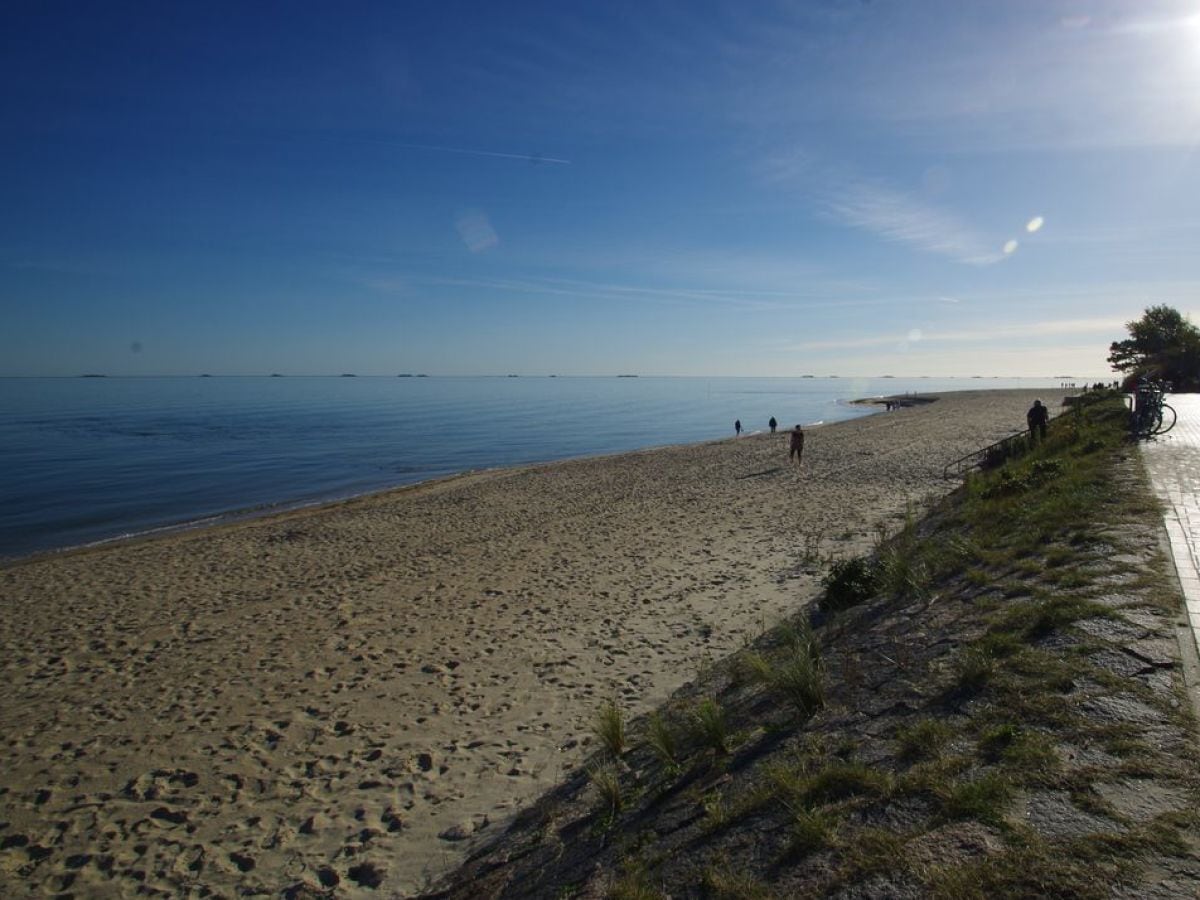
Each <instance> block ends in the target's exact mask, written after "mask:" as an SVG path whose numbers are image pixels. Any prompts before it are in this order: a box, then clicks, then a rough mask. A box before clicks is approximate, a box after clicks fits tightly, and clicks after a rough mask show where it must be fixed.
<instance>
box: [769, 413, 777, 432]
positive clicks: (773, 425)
mask: <svg viewBox="0 0 1200 900" xmlns="http://www.w3.org/2000/svg"><path fill="white" fill-rule="evenodd" d="M778 424H779V423H778V422H776V421H775V417H774V416H771V418H770V420H769V421H768V422H767V427H768V428H770V429H771V434H774V433H775V426H776V425H778Z"/></svg>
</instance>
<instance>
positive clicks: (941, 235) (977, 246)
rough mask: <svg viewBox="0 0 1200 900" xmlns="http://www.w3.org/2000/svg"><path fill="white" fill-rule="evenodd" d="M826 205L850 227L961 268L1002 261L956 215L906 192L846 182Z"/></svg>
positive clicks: (985, 242)
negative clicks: (958, 265) (937, 255)
mask: <svg viewBox="0 0 1200 900" xmlns="http://www.w3.org/2000/svg"><path fill="white" fill-rule="evenodd" d="M826 206H827V207H828V209H829V210H830V212H832V213H833V215H835V216H836V217H837V218H839V219H840V220H842V221H843V222H845V223H846V224H848V225H852V226H854V227H856V228H862V229H864V230H866V231H870V232H873V233H874V234H877V235H878V236H879V237H882V238H884V239H885V240H889V241H896V242H899V243H903V244H908V245H909V246H912V247H916V248H917V249H919V250H924V251H926V252H929V253H937V254H940V255H942V256H948V257H950V258H951V259H953V260H956V261H957V262H960V263H965V264H967V265H972V266H987V265H991V264H992V263H996V262H999V261H1000V260H1001V259H1002V258H1003V257H1002V256H1001V254H999V253H996V252H995V251H992V250H988V249H987V243H988V242H987V241H985V240H984V239H983V237H982V236H981V235H979V234H978V233H977V232H976V231H975V230H974V229H973V228H972V227H971V226H970V225H968V224H967V223H966V222H964V221H962V220H961V219H960V218H959V217H958V216H956V215H954V214H953V213H951V212H948V211H946V210H943V209H939V208H937V207H934V206H930V205H928V204H925V203H922V202H921V201H920V200H918V199H917V198H915V197H913V196H912V195H910V194H907V193H905V192H903V191H898V190H895V189H892V188H889V187H884V186H880V185H877V184H869V183H866V182H858V183H846V184H843V185H841V186H840V188H839V189H835V190H834V192H833V193H831V195H830V196H829V197H828V198H827V199H826ZM1006 252H1008V251H1006Z"/></svg>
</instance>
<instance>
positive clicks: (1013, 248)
mask: <svg viewBox="0 0 1200 900" xmlns="http://www.w3.org/2000/svg"><path fill="white" fill-rule="evenodd" d="M1019 246H1020V244H1018V243H1017V242H1016V241H1005V242H1004V255H1005V256H1012V255H1013V254H1014V253H1016V252H1017V247H1019Z"/></svg>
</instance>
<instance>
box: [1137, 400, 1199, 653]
mask: <svg viewBox="0 0 1200 900" xmlns="http://www.w3.org/2000/svg"><path fill="white" fill-rule="evenodd" d="M1167 402H1168V403H1169V404H1170V405H1171V406H1172V407H1174V409H1175V412H1176V414H1177V415H1178V420H1177V421H1176V423H1175V427H1174V428H1173V429H1171V431H1169V432H1168V433H1167V434H1164V435H1161V436H1159V437H1157V438H1154V439H1152V440H1149V441H1145V442H1143V443H1142V445H1141V446H1142V457H1143V459H1145V461H1146V470H1147V471H1148V472H1149V473H1150V482H1151V484H1152V485H1153V486H1154V492H1155V493H1156V494H1157V495H1158V497H1159V499H1160V500H1162V501H1163V503H1164V504H1165V505H1166V508H1165V509H1164V510H1163V518H1164V520H1165V521H1166V526H1167V534H1168V535H1170V538H1171V555H1172V556H1173V557H1174V558H1175V569H1176V571H1177V572H1178V573H1179V582H1180V584H1181V585H1182V586H1183V595H1184V598H1185V599H1186V601H1187V611H1188V621H1189V623H1190V624H1191V628H1192V635H1193V637H1195V638H1196V643H1197V645H1198V646H1200V394H1172V395H1171V396H1169V397H1167Z"/></svg>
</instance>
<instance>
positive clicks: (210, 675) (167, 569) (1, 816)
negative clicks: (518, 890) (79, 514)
mask: <svg viewBox="0 0 1200 900" xmlns="http://www.w3.org/2000/svg"><path fill="white" fill-rule="evenodd" d="M1035 396H1041V397H1042V399H1043V400H1044V401H1045V402H1046V403H1047V405H1049V406H1050V407H1051V408H1052V409H1057V408H1058V407H1059V404H1060V402H1061V392H1055V391H1041V392H1034V391H992V392H988V391H971V392H961V393H954V394H944V395H941V396H940V397H939V399H938V400H937V401H936V402H933V403H929V404H926V405H921V406H914V407H911V408H904V409H900V410H897V411H894V412H887V413H881V414H879V415H874V416H870V417H867V418H863V419H859V420H855V421H851V422H844V423H839V424H836V425H831V426H826V427H820V428H813V429H809V431H808V439H807V441H806V445H805V451H804V453H805V455H804V462H803V466H802V467H799V468H797V467H795V466H793V465H790V464H789V461H788V458H787V435H786V434H779V435H767V434H760V435H752V436H747V437H742V438H740V439H736V440H734V439H730V440H723V441H717V442H713V443H707V444H699V445H689V446H678V447H665V448H662V449H655V450H649V451H644V452H639V453H631V454H624V455H620V456H612V457H603V458H596V459H586V460H577V461H570V462H562V463H554V464H549V465H544V466H535V467H530V468H525V469H518V470H505V471H495V472H485V473H476V474H470V475H466V476H462V477H459V478H455V479H450V480H447V481H444V482H438V483H435V484H430V485H424V486H418V487H414V488H407V489H401V490H396V491H391V492H388V493H384V494H379V495H374V496H371V497H367V498H362V499H359V500H354V501H350V502H345V503H339V504H335V505H331V506H326V507H320V508H315V509H308V510H303V511H298V512H294V513H288V514H283V515H279V516H275V517H271V518H265V519H258V520H254V521H247V522H240V523H235V524H231V525H225V526H221V527H216V528H210V529H205V530H200V531H194V532H187V533H180V534H173V535H169V536H165V537H162V538H159V539H155V540H146V541H141V542H130V543H125V544H116V545H111V546H106V547H100V548H94V549H90V550H82V551H77V552H73V553H67V554H61V555H56V556H50V557H46V558H42V559H35V560H30V561H25V562H20V563H16V564H12V565H9V566H7V567H5V568H3V569H0V604H2V608H3V615H2V616H0V676H2V677H3V679H4V682H5V687H4V703H3V704H2V705H0V728H2V730H3V734H4V741H3V746H2V748H0V766H2V767H3V770H4V772H5V779H4V785H3V788H0V886H2V887H3V893H4V894H5V895H6V896H41V895H44V894H51V893H55V892H60V891H64V890H69V891H74V892H77V893H80V894H83V895H94V894H101V893H105V892H133V891H134V890H137V889H143V890H146V889H149V890H156V891H161V892H165V893H168V894H180V893H185V892H187V891H188V890H190V889H193V888H198V887H201V886H202V887H206V888H209V889H211V890H213V891H216V892H218V893H222V894H224V893H230V892H232V891H233V890H234V888H235V887H237V888H238V889H245V888H261V889H267V890H278V889H280V888H284V887H287V886H289V885H299V884H307V885H310V886H311V887H313V888H330V887H335V886H336V887H337V888H338V890H339V891H341V892H349V893H353V892H355V891H357V890H359V889H361V890H364V891H366V890H369V889H371V888H376V887H377V888H382V889H384V890H386V891H389V892H391V893H399V894H405V893H412V892H415V891H418V890H419V889H420V888H421V887H422V886H424V885H427V884H429V883H430V881H431V880H432V879H433V878H435V877H437V876H438V875H440V874H441V873H443V872H445V871H447V870H448V869H449V868H451V867H452V866H454V865H456V864H457V863H458V862H460V861H461V859H462V858H463V855H464V852H465V850H466V848H468V847H469V846H470V845H471V844H472V841H473V840H474V839H477V838H478V837H480V836H486V835H489V834H493V833H495V831H496V829H498V828H500V827H502V825H503V823H504V822H505V820H506V819H507V817H509V816H510V815H511V814H512V813H513V812H514V811H515V810H517V809H518V808H519V807H520V806H521V805H522V804H524V803H527V802H529V801H530V800H532V799H533V798H535V797H536V796H537V795H538V794H540V793H541V792H542V791H543V790H545V789H546V788H547V787H549V786H550V785H552V784H554V783H555V782H557V781H558V780H559V779H560V778H561V777H562V776H563V775H564V773H566V772H567V771H569V770H570V769H572V768H573V767H575V766H576V765H578V763H579V761H580V760H581V759H582V757H583V755H584V748H585V746H586V745H587V744H588V743H589V741H590V739H591V737H590V722H591V719H592V717H593V715H594V713H595V711H596V709H597V708H598V707H599V706H600V704H601V703H602V702H604V701H606V700H616V701H617V702H619V703H620V704H621V705H622V706H623V707H624V708H625V709H626V710H627V711H628V712H630V713H631V714H635V713H638V712H642V711H645V710H647V709H649V708H651V707H652V706H654V705H655V704H657V703H658V702H660V701H662V700H663V699H664V698H666V697H667V696H668V695H669V694H670V693H671V692H672V691H674V690H675V689H676V688H678V687H679V686H680V685H682V684H683V683H685V682H687V681H688V680H689V679H691V678H692V677H694V675H695V674H696V672H697V671H698V669H699V668H700V667H701V666H704V665H705V664H706V662H707V661H710V660H713V659H716V658H718V657H720V656H723V655H725V654H726V653H728V652H730V651H732V650H734V649H736V648H738V647H739V646H742V645H743V644H744V643H745V642H746V641H747V640H748V639H749V638H750V637H752V636H753V635H755V634H758V633H759V632H761V631H762V630H763V628H764V627H765V626H767V625H770V624H772V623H773V622H775V621H776V620H778V619H779V617H780V616H781V615H783V614H784V613H785V612H787V611H791V610H794V609H795V608H796V607H798V606H799V605H802V604H803V603H805V602H807V600H808V599H811V597H812V596H814V595H815V593H816V591H817V589H818V587H819V582H820V577H821V575H822V574H823V572H824V566H825V563H824V561H826V560H828V559H829V558H830V557H836V556H848V555H852V554H854V553H858V552H862V551H863V550H865V549H867V548H868V547H869V546H871V544H872V542H873V541H874V539H875V537H876V536H877V534H878V533H879V532H880V531H881V530H894V529H895V528H896V527H897V525H898V523H899V522H900V521H901V520H902V519H903V517H904V515H905V511H906V508H908V506H909V504H912V503H920V502H923V501H924V500H926V499H928V498H930V497H932V496H937V495H940V494H942V493H944V492H945V491H947V490H949V489H950V488H952V487H953V483H948V482H945V481H943V480H942V477H941V476H942V469H943V466H944V465H945V464H946V463H948V462H950V461H951V460H953V459H955V458H956V457H958V456H961V455H962V454H964V453H967V452H969V451H971V450H974V449H977V448H979V447H981V446H983V445H985V444H988V443H991V442H993V441H995V440H997V439H999V438H1002V437H1004V436H1006V435H1008V434H1010V433H1011V432H1013V431H1014V430H1017V429H1019V428H1020V427H1022V425H1023V423H1024V414H1025V410H1026V409H1027V408H1028V406H1029V405H1030V403H1031V402H1032V400H1033V398H1034V397H1035ZM787 424H788V423H783V425H784V428H785V430H786V427H787Z"/></svg>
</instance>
